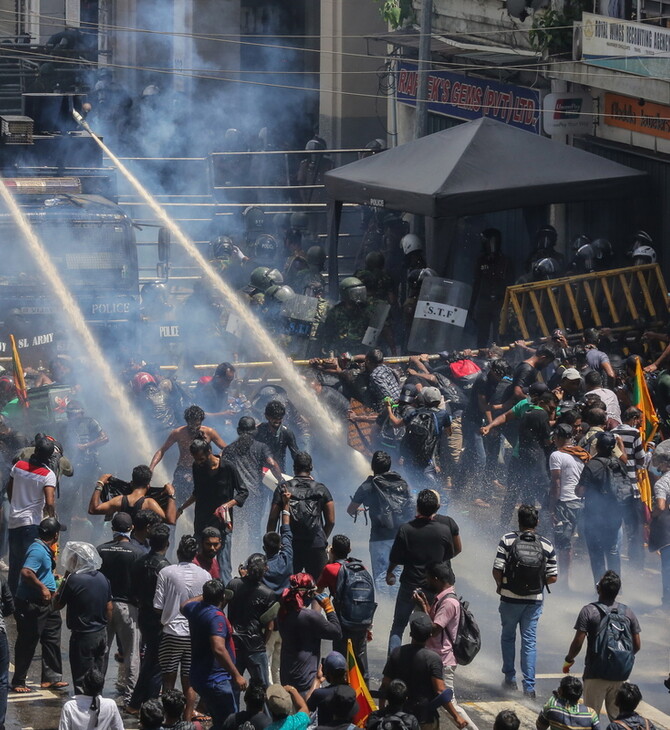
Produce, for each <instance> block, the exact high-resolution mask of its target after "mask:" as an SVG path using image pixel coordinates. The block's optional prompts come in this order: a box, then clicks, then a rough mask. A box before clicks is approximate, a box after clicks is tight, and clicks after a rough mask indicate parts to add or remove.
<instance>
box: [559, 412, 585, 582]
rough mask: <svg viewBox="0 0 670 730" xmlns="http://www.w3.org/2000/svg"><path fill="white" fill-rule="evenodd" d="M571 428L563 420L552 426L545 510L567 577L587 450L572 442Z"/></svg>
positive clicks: (578, 511) (561, 566)
mask: <svg viewBox="0 0 670 730" xmlns="http://www.w3.org/2000/svg"><path fill="white" fill-rule="evenodd" d="M573 438H574V431H573V428H572V426H570V425H569V424H567V423H559V424H558V426H556V428H555V430H554V439H553V440H554V446H556V451H554V452H552V454H551V455H550V456H549V471H550V473H551V486H550V487H549V513H550V514H551V516H552V521H553V524H554V545H555V547H556V552H557V554H558V565H559V568H560V570H561V573H562V574H563V573H564V574H565V576H566V581H567V580H568V578H569V571H570V561H571V557H572V538H573V536H574V534H575V531H576V529H577V521H578V519H579V516H580V515H581V510H582V508H583V506H584V504H583V501H582V500H581V499H580V498H579V497H578V496H577V495H576V493H575V488H576V487H577V485H578V484H579V477H580V476H581V475H582V470H583V469H584V464H585V463H586V462H587V461H588V460H589V454H588V452H587V451H585V450H584V449H583V448H581V447H580V446H575V445H574V441H573Z"/></svg>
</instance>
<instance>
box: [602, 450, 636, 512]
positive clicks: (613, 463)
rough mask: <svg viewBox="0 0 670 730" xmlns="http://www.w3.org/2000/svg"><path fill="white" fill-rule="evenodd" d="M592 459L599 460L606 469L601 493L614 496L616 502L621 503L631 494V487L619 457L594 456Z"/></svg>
mask: <svg viewBox="0 0 670 730" xmlns="http://www.w3.org/2000/svg"><path fill="white" fill-rule="evenodd" d="M593 460H594V461H599V462H600V463H601V464H603V466H604V467H605V468H606V469H607V479H606V480H605V491H603V492H602V494H606V495H608V496H610V497H614V499H616V501H617V503H618V504H623V503H624V502H625V501H626V500H627V499H628V498H629V497H631V496H632V494H633V487H632V485H631V483H630V478H629V477H628V472H627V471H626V468H625V467H624V466H623V464H622V463H621V462H620V461H619V459H614V458H612V457H609V458H605V457H604V456H596V457H594V459H593Z"/></svg>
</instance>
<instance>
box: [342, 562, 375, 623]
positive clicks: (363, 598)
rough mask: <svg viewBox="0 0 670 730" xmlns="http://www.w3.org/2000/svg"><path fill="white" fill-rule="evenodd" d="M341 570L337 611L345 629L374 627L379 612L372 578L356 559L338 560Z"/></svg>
mask: <svg viewBox="0 0 670 730" xmlns="http://www.w3.org/2000/svg"><path fill="white" fill-rule="evenodd" d="M337 562H338V563H339V564H340V566H341V567H340V570H339V572H338V574H337V584H336V587H335V601H334V603H335V610H336V611H337V617H338V618H339V619H340V624H341V625H342V628H344V629H356V628H358V629H362V628H363V629H364V628H368V627H370V626H372V619H373V618H374V616H375V611H376V610H377V604H376V603H375V584H374V581H373V580H372V576H371V575H370V573H369V572H368V570H367V569H366V567H365V566H364V565H363V563H361V561H360V560H356V558H347V559H346V560H338V561H337Z"/></svg>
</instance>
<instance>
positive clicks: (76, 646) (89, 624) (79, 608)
mask: <svg viewBox="0 0 670 730" xmlns="http://www.w3.org/2000/svg"><path fill="white" fill-rule="evenodd" d="M89 547H90V549H91V550H92V549H93V546H92V545H91V546H89ZM55 601H56V607H57V608H58V609H59V610H60V609H61V608H63V607H64V606H67V618H66V622H67V627H68V629H70V632H71V633H70V648H69V655H70V670H71V672H72V683H73V684H74V693H75V694H84V688H83V686H82V682H83V679H84V675H85V674H86V672H87V671H88V670H89V669H90V668H91V667H95V668H96V669H98V670H99V671H100V672H103V673H104V669H105V655H106V653H107V624H108V622H109V620H110V618H111V616H112V592H111V589H110V585H109V581H108V580H107V578H106V577H105V576H104V575H103V574H102V573H101V572H99V571H97V570H93V571H90V572H87V573H72V574H71V575H68V576H67V577H66V579H65V580H64V581H63V584H62V586H61V588H60V589H59V591H58V593H57V594H56V599H55Z"/></svg>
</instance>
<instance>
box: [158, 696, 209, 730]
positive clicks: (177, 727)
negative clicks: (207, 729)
mask: <svg viewBox="0 0 670 730" xmlns="http://www.w3.org/2000/svg"><path fill="white" fill-rule="evenodd" d="M161 704H162V705H163V714H164V715H165V719H164V720H163V730H199V728H200V727H201V726H200V724H198V728H196V724H195V723H193V722H191V721H190V720H184V710H185V709H186V697H185V696H184V693H183V692H180V691H179V690H178V689H169V690H168V691H167V692H163V694H162V695H161Z"/></svg>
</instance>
